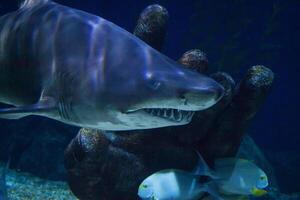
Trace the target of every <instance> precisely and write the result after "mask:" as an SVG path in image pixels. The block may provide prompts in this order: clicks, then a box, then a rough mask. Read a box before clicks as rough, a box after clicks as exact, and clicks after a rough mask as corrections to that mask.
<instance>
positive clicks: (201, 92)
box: [182, 79, 224, 110]
mask: <svg viewBox="0 0 300 200" xmlns="http://www.w3.org/2000/svg"><path fill="white" fill-rule="evenodd" d="M205 84H206V86H201V87H199V88H196V89H191V90H187V91H186V92H185V94H184V97H185V99H186V105H185V106H184V107H186V108H184V107H183V108H182V109H187V110H204V109H207V108H209V107H211V106H213V105H214V104H216V103H217V102H218V101H219V100H220V99H221V98H222V97H223V95H224V88H223V87H222V86H221V85H220V84H219V83H217V82H215V81H214V80H212V79H211V80H206V83H205Z"/></svg>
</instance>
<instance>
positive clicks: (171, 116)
mask: <svg viewBox="0 0 300 200" xmlns="http://www.w3.org/2000/svg"><path fill="white" fill-rule="evenodd" d="M170 119H172V120H174V119H175V117H174V110H173V109H171V113H170Z"/></svg>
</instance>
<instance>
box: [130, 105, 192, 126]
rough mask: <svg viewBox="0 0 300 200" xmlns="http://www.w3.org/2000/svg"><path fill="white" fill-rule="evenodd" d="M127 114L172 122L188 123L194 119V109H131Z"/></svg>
mask: <svg viewBox="0 0 300 200" xmlns="http://www.w3.org/2000/svg"><path fill="white" fill-rule="evenodd" d="M127 114H129V115H130V114H138V115H145V116H149V117H152V118H157V119H160V120H164V121H168V122H170V123H171V124H176V123H178V124H186V123H189V122H190V121H191V120H192V117H193V115H194V112H193V111H186V110H178V109H172V108H143V109H138V110H135V111H129V112H127Z"/></svg>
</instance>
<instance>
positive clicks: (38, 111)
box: [0, 97, 57, 119]
mask: <svg viewBox="0 0 300 200" xmlns="http://www.w3.org/2000/svg"><path fill="white" fill-rule="evenodd" d="M56 108H57V103H56V101H55V100H54V99H53V98H51V97H49V98H45V97H44V98H42V99H40V101H39V102H38V103H36V104H32V105H25V106H18V107H10V108H0V118H3V119H20V118H22V117H26V116H29V115H43V114H46V113H49V112H52V111H54V110H56Z"/></svg>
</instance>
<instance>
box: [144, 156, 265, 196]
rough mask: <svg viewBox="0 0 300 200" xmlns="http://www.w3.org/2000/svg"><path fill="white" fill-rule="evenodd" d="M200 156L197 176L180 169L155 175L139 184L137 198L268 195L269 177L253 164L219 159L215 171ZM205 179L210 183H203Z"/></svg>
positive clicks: (195, 172)
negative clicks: (207, 194)
mask: <svg viewBox="0 0 300 200" xmlns="http://www.w3.org/2000/svg"><path fill="white" fill-rule="evenodd" d="M198 155H199V163H198V166H197V169H196V170H195V171H194V172H186V171H183V170H178V169H168V170H162V171H159V172H156V173H154V174H152V175H150V176H149V177H147V178H146V179H145V180H144V181H143V182H142V183H141V184H140V186H139V189H138V196H139V197H140V198H141V199H143V200H197V199H199V198H200V197H201V196H202V195H203V193H204V192H207V193H209V194H210V195H211V196H212V197H213V199H215V200H225V197H224V196H225V195H237V196H241V195H242V196H247V195H253V196H262V195H264V194H266V193H267V192H266V190H264V188H266V187H267V186H268V178H267V175H266V174H265V173H264V172H263V171H262V170H261V169H260V168H259V167H257V166H256V165H255V164H253V163H252V162H250V161H247V160H243V159H235V158H232V159H219V160H217V161H216V164H215V170H214V171H213V170H211V169H209V167H208V165H207V164H206V163H205V161H204V160H203V158H202V157H201V155H200V154H198ZM203 176H208V177H209V178H210V180H209V181H206V182H203V181H202V182H201V181H200V178H201V177H203ZM245 198H246V197H245ZM226 199H227V198H226Z"/></svg>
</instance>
